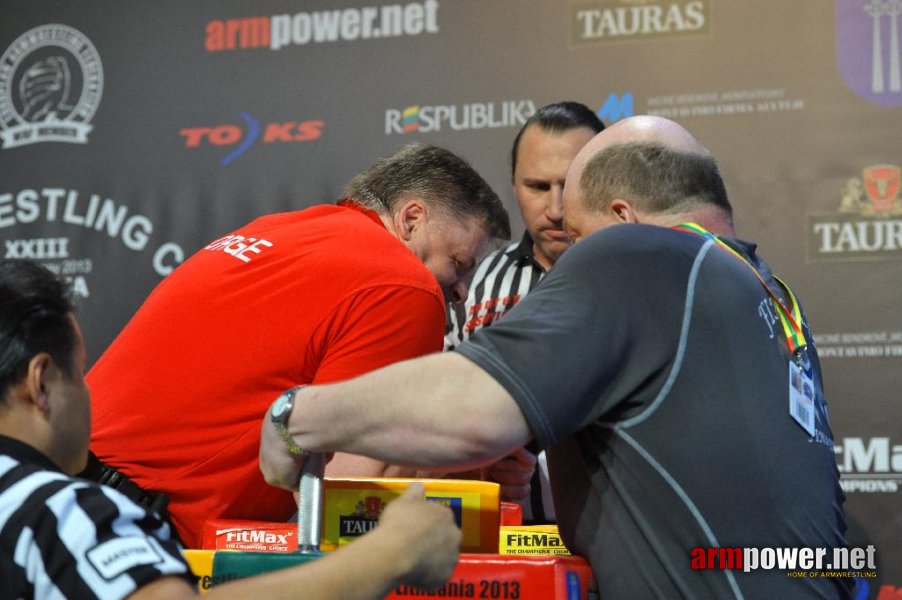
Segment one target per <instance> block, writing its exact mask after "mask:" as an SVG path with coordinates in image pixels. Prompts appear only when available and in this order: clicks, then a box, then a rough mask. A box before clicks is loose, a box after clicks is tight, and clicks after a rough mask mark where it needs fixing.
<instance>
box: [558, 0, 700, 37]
mask: <svg viewBox="0 0 902 600" xmlns="http://www.w3.org/2000/svg"><path fill="white" fill-rule="evenodd" d="M710 4H711V3H710V0H669V1H667V0H639V1H637V0H596V1H595V2H580V3H574V4H572V5H571V6H570V41H571V43H573V44H586V43H592V42H614V41H621V40H641V39H654V40H659V39H661V38H678V37H684V36H687V35H699V34H706V33H708V32H709V31H710V22H711V11H710Z"/></svg>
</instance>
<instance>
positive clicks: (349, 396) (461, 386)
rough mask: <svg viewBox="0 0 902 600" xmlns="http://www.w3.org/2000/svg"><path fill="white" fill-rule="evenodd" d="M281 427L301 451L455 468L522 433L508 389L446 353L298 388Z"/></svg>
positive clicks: (518, 439) (516, 442)
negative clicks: (286, 423) (286, 427)
mask: <svg viewBox="0 0 902 600" xmlns="http://www.w3.org/2000/svg"><path fill="white" fill-rule="evenodd" d="M289 431H290V433H291V434H292V436H293V437H294V439H295V441H296V442H297V443H298V445H300V447H301V448H304V449H307V450H311V451H318V452H334V451H342V452H349V453H353V454H362V455H365V456H369V457H372V458H375V459H378V460H381V461H384V462H386V463H391V464H396V465H407V466H420V467H434V466H450V465H453V466H455V467H459V468H465V467H471V466H477V465H481V464H485V463H487V462H490V461H492V460H494V459H497V458H499V457H501V456H503V455H505V454H506V453H508V452H509V451H511V450H513V449H515V448H517V447H519V446H521V445H523V444H524V443H525V442H526V441H528V440H529V437H530V432H529V428H528V426H527V424H526V421H525V419H524V418H523V415H522V413H521V412H520V410H519V408H518V407H517V405H516V403H515V402H514V401H513V399H512V398H511V396H510V394H508V393H507V391H506V390H505V389H504V388H503V387H502V386H501V385H499V384H498V383H497V382H496V381H495V380H494V379H492V378H491V377H490V376H489V375H488V374H487V373H485V372H484V371H483V370H482V369H480V368H479V367H477V366H476V365H474V364H473V363H472V362H470V361H469V360H467V359H466V358H464V357H462V356H460V355H458V354H454V353H446V354H434V355H431V356H427V357H423V358H420V359H416V360H413V361H404V362H401V363H397V364H394V365H391V366H388V367H385V368H383V369H379V370H377V371H374V372H372V373H369V374H367V375H364V376H362V377H358V378H355V379H352V380H350V381H346V382H342V383H339V384H332V385H326V386H314V387H311V388H306V389H303V390H301V391H300V392H299V393H298V396H297V399H296V401H295V407H294V410H293V411H292V414H291V420H290V421H289Z"/></svg>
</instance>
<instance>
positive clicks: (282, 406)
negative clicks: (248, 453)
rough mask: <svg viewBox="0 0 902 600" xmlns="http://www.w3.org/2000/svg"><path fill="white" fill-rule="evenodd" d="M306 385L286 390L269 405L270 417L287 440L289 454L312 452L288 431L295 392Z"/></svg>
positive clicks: (283, 438)
mask: <svg viewBox="0 0 902 600" xmlns="http://www.w3.org/2000/svg"><path fill="white" fill-rule="evenodd" d="M304 387H306V386H303V385H299V386H297V387H293V388H291V389H288V390H285V391H284V392H282V394H281V395H280V396H279V397H278V398H276V401H275V402H273V403H272V406H270V407H269V418H270V419H272V422H273V425H275V426H276V431H277V432H278V433H279V437H280V438H282V441H283V442H285V447H286V448H288V454H290V455H292V456H306V455H308V454H310V453H309V452H308V451H306V450H304V449H303V448H301V447H300V446H298V445H297V443H296V442H295V441H294V438H293V437H291V434H290V433H288V417H290V416H291V409H293V408H294V394H295V392H297V391H298V390H300V389H301V388H304Z"/></svg>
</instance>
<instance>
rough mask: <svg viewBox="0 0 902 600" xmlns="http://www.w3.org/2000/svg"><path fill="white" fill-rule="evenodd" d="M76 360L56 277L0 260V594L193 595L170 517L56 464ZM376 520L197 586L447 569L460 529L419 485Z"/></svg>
mask: <svg viewBox="0 0 902 600" xmlns="http://www.w3.org/2000/svg"><path fill="white" fill-rule="evenodd" d="M85 363H86V357H85V349H84V342H83V340H82V336H81V331H80V330H79V327H78V323H77V322H76V321H75V317H74V316H73V309H72V305H71V303H70V302H69V300H68V298H67V295H66V290H65V285H64V284H63V283H62V282H61V281H60V280H59V279H57V278H56V277H55V276H53V274H51V273H50V272H49V271H48V270H47V269H45V268H44V267H42V266H41V265H39V264H38V263H35V262H32V261H27V260H0V599H6V598H15V599H20V600H21V599H26V598H29V599H30V598H38V599H53V600H63V599H66V598H72V599H75V598H78V599H79V600H81V599H90V598H101V599H103V600H115V599H119V598H126V597H128V598H131V599H132V600H145V599H156V598H159V599H163V598H165V599H166V600H172V599H181V598H194V597H195V596H196V595H197V587H196V583H197V581H196V578H195V577H194V576H193V575H192V574H191V571H190V570H189V568H188V565H187V563H186V562H185V560H184V559H183V558H182V555H181V546H180V544H178V543H177V542H175V541H173V539H172V537H171V530H170V527H169V525H168V524H167V523H164V522H163V521H162V520H161V519H160V518H159V517H158V516H157V515H156V514H155V513H153V512H149V511H148V510H146V509H144V508H142V507H141V506H139V505H138V504H136V503H134V502H132V501H131V500H129V499H128V498H127V497H125V496H124V495H123V494H121V493H120V492H118V491H116V490H114V489H112V488H109V487H106V486H101V485H98V484H96V483H94V482H89V481H87V480H82V479H76V478H74V477H71V476H69V475H67V474H71V473H78V472H80V471H81V470H82V469H83V468H84V466H85V463H86V461H87V457H88V440H89V438H90V431H91V407H90V402H91V399H90V394H89V393H88V388H87V386H86V385H85V381H84V376H83V373H84V371H85V366H86V364H85ZM139 401H140V399H139ZM379 524H380V526H379V527H377V528H375V529H374V530H373V531H371V532H370V533H368V534H366V535H365V536H363V537H362V538H360V539H359V540H357V541H355V542H354V543H353V544H349V545H348V546H346V547H344V548H342V549H341V550H338V551H336V552H333V553H330V554H329V555H328V556H325V557H322V558H318V559H317V560H315V561H313V562H312V563H306V564H303V565H300V566H297V567H294V568H290V569H284V570H281V571H278V572H275V573H270V574H267V575H262V576H260V577H254V578H253V579H243V580H239V581H233V582H229V583H227V584H224V585H222V586H217V587H216V588H215V589H213V590H211V591H210V592H209V594H208V595H207V597H208V598H210V600H215V598H253V597H266V598H269V597H274V596H276V595H278V596H279V597H283V596H284V594H285V593H286V592H288V593H291V592H294V593H295V594H296V595H298V596H303V597H306V598H317V599H318V600H339V599H340V600H369V599H375V598H382V597H384V596H385V595H386V594H387V593H388V592H389V591H390V590H391V589H392V588H394V587H396V586H397V585H399V584H402V583H407V584H410V585H413V586H416V587H423V588H433V587H437V586H439V585H441V584H442V583H443V582H444V581H446V580H447V579H448V577H450V575H451V572H452V570H453V568H454V565H455V564H456V563H457V557H458V548H459V545H460V536H461V534H460V530H459V529H458V528H457V526H456V525H455V523H454V519H453V515H452V513H451V511H450V510H449V509H448V508H447V507H444V506H441V505H439V504H436V503H434V502H428V501H426V500H425V499H424V498H423V488H422V487H421V486H419V485H413V486H411V487H410V488H409V489H408V490H407V492H405V493H404V494H403V495H402V496H400V497H399V498H397V499H395V500H393V501H392V503H391V504H390V505H389V506H388V507H387V508H386V509H385V511H384V513H383V514H382V516H381V517H380V520H379ZM350 572H353V574H354V576H353V577H348V573H350Z"/></svg>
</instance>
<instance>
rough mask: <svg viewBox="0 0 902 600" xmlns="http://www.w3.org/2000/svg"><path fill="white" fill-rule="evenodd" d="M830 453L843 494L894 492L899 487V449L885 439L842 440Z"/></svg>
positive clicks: (901, 452)
mask: <svg viewBox="0 0 902 600" xmlns="http://www.w3.org/2000/svg"><path fill="white" fill-rule="evenodd" d="M833 451H834V452H835V453H836V463H837V465H836V466H837V468H838V469H839V472H840V473H841V474H842V480H841V481H840V485H842V488H843V491H844V492H846V493H849V492H867V493H874V492H897V491H898V490H899V486H900V485H902V446H900V445H891V444H890V439H889V438H888V437H875V438H858V437H847V438H843V439H842V441H841V443H838V444H836V445H835V446H834V447H833Z"/></svg>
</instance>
